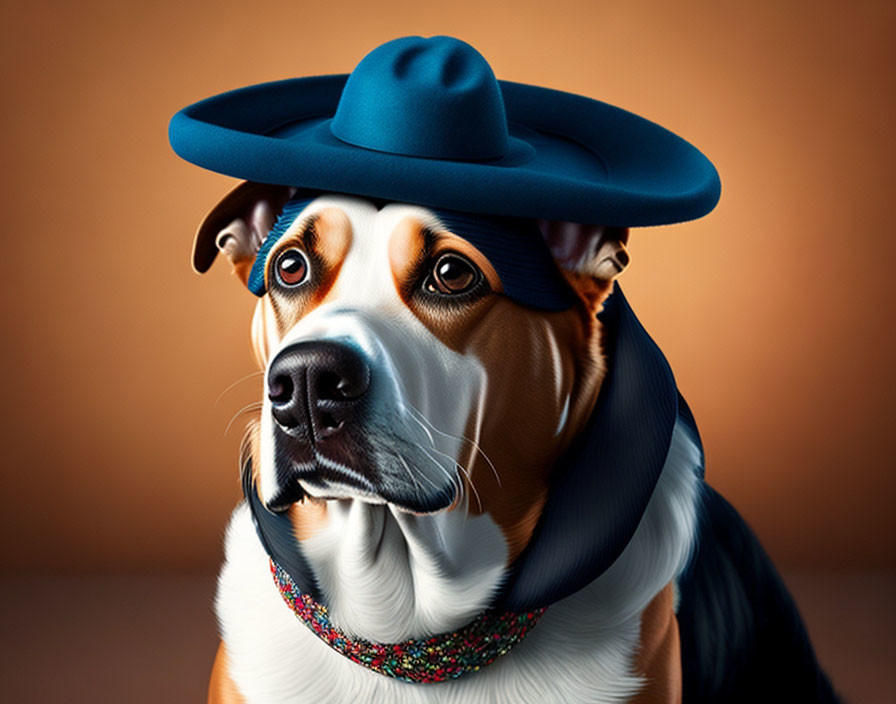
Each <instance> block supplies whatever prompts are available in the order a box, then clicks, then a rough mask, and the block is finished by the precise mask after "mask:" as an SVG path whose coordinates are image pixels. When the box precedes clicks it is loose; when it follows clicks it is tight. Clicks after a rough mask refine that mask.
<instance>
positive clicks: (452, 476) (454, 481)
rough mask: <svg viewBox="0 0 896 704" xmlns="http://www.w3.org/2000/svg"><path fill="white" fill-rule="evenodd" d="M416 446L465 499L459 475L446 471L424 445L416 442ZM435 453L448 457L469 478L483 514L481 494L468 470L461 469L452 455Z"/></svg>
mask: <svg viewBox="0 0 896 704" xmlns="http://www.w3.org/2000/svg"><path fill="white" fill-rule="evenodd" d="M414 445H416V446H417V447H418V448H419V449H420V450H422V451H423V454H425V455H426V456H427V457H428V458H429V459H430V460H431V461H432V462H433V464H435V465H436V467H438V468H439V469H440V470H441V471H442V473H443V474H444V475H445V476H446V477H447V478H448V479H449V480H450V481H451V484H452V485H454V486H456V487H457V492H458V493H459V495H460V498H461V499H463V498H464V485H463V482H462V481H461V480H460V478H459V476H458V475H457V474H452V473H451V472H449V471H448V470H447V469H445V467H444V466H442V464H441V463H440V462H439V461H438V460H437V459H436V458H435V457H433V456H432V455H430V454H429V450H428V449H427V448H426V447H424V446H423V445H421V444H420V443H418V442H415V443H414ZM433 449H434V450H435V448H433ZM435 451H436V452H438V453H439V454H440V455H442V456H443V457H446V458H448V459H449V460H451V461H452V463H453V464H454V466H455V467H457V468H458V469H460V470H461V471H462V472H463V473H464V475H465V476H466V477H467V479H468V481H469V484H470V488H471V489H472V490H473V493H474V494H475V495H476V501H477V503H478V504H479V510H480V512H481V511H482V500H481V499H480V497H479V492H478V491H477V489H476V486H475V485H474V484H473V480H472V479H471V478H470V474H469V472H467V470H466V469H464V468H463V467H461V465H460V464H458V463H457V461H456V460H454V458H452V457H451V456H450V455H446V454H445V453H444V452H439V450H435ZM424 478H426V475H424ZM430 483H432V482H430ZM433 486H435V485H434V484H433ZM467 513H469V501H468V502H467Z"/></svg>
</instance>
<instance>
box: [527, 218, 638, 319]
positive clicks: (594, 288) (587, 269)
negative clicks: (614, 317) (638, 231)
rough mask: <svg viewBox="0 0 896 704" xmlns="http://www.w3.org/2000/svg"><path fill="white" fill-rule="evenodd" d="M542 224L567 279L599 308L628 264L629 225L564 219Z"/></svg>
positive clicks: (595, 307)
mask: <svg viewBox="0 0 896 704" xmlns="http://www.w3.org/2000/svg"><path fill="white" fill-rule="evenodd" d="M538 226H539V228H541V234H542V235H543V236H544V239H545V242H547V245H548V248H549V249H550V250H551V254H553V256H554V259H555V260H556V261H557V264H559V265H560V268H561V269H562V270H563V272H564V274H565V275H566V278H567V280H568V281H569V282H570V284H572V286H573V288H575V289H576V291H578V292H579V294H580V295H581V296H582V297H583V298H584V299H585V301H586V302H587V303H588V304H589V306H591V307H592V308H593V309H595V310H597V307H598V305H599V304H600V303H601V302H602V301H603V300H604V299H605V298H606V297H607V295H609V293H610V288H611V286H612V284H613V281H614V280H615V279H616V277H617V276H619V274H621V273H622V272H623V271H624V270H625V268H626V267H627V266H628V263H629V259H630V258H629V255H628V250H627V249H626V248H625V243H626V242H627V241H628V228H625V227H605V226H603V225H581V224H579V223H575V222H565V221H563V220H539V221H538Z"/></svg>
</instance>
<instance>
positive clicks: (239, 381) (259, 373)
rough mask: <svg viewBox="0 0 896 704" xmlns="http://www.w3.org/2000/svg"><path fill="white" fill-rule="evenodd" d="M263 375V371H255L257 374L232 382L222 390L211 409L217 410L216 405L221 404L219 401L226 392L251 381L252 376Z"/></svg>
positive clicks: (253, 373) (247, 375)
mask: <svg viewBox="0 0 896 704" xmlns="http://www.w3.org/2000/svg"><path fill="white" fill-rule="evenodd" d="M263 374H264V372H263V371H257V372H252V373H251V374H246V376H244V377H243V378H242V379H237V380H236V381H235V382H233V383H232V384H231V385H230V386H228V387H227V388H226V389H224V390H223V391H222V392H221V394H220V396H218V398H216V399H215V405H214V406H213V407H214V408H217V407H218V404H219V403H220V402H221V399H222V398H224V394H226V393H227V392H228V391H230V390H231V389H233V388H234V387H236V386H238V385H239V384H242V383H243V382H244V381H246V380H248V379H251V378H252V377H254V376H259V375H263Z"/></svg>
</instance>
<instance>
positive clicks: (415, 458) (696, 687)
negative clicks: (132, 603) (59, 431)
mask: <svg viewBox="0 0 896 704" xmlns="http://www.w3.org/2000/svg"><path fill="white" fill-rule="evenodd" d="M502 237H513V238H514V251H515V252H516V254H515V258H514V259H513V260H512V261H506V260H503V259H501V257H500V256H499V255H497V254H495V252H500V251H502V250H501V249H500V248H498V249H495V247H494V246H493V243H494V242H495V241H499V240H500V239H501V238H502ZM627 239H628V230H626V229H624V228H614V227H597V226H582V225H577V224H574V223H571V222H564V221H547V220H521V219H509V218H497V217H496V218H491V217H485V216H479V215H470V214H464V213H457V212H451V211H441V210H438V209H433V208H429V207H424V206H419V205H414V204H409V203H403V202H389V201H383V200H377V199H372V198H365V197H358V196H349V195H344V194H333V193H324V192H320V193H318V192H307V193H305V192H302V191H300V190H299V189H296V188H286V187H280V186H268V185H263V184H259V183H251V182H246V183H243V184H241V185H240V186H238V187H237V188H236V189H235V190H234V191H232V192H231V193H230V194H228V196H227V197H225V198H224V199H223V200H222V201H221V203H219V204H218V206H216V207H215V208H214V209H213V210H212V211H211V212H210V213H209V215H208V216H207V217H206V218H205V220H204V221H203V223H202V225H201V226H200V228H199V230H198V233H197V238H196V243H195V248H194V261H195V262H197V263H198V268H200V269H204V268H208V266H209V265H210V262H211V260H212V259H214V257H215V254H216V253H217V252H218V251H220V252H222V253H223V254H224V255H226V257H227V259H228V260H229V261H230V263H231V265H232V267H233V271H234V273H235V275H236V277H237V278H238V279H239V280H240V281H241V282H242V284H243V285H244V286H247V287H249V288H250V289H253V291H254V292H255V293H256V294H260V298H259V300H258V303H257V305H256V308H255V313H254V316H253V319H252V325H251V331H252V332H251V337H252V344H253V349H254V352H255V356H256V358H257V361H258V364H259V367H260V368H261V369H262V370H264V396H263V398H262V408H261V410H260V412H259V415H258V417H257V418H256V419H254V420H253V421H252V423H251V424H250V427H249V431H248V434H247V436H246V441H245V443H244V447H243V452H242V457H241V463H242V464H241V466H242V467H243V468H244V469H243V478H242V479H243V486H244V490H245V492H246V500H245V501H243V502H241V503H240V505H239V506H238V507H237V508H236V510H235V511H234V513H233V516H232V518H231V520H230V524H229V527H228V529H227V533H226V547H225V556H226V557H225V562H224V565H223V568H222V570H221V573H220V577H219V581H218V593H217V598H216V612H217V617H218V621H219V625H220V632H221V645H220V648H219V650H218V654H217V657H216V660H215V664H214V668H213V673H212V677H211V683H210V690H209V701H210V702H283V703H286V702H315V703H317V702H349V701H357V702H419V703H421V704H422V703H429V702H508V703H509V702H514V703H523V702H678V701H682V699H683V700H684V701H685V702H693V701H701V702H702V701H707V702H708V701H737V702H740V701H744V702H746V701H758V700H760V699H772V700H776V701H777V700H781V701H784V700H786V701H836V697H835V695H834V694H833V691H832V690H831V688H830V685H829V683H828V681H827V679H826V678H825V676H824V674H823V673H822V671H821V669H820V668H819V666H818V663H817V662H816V660H815V657H814V654H813V653H812V649H811V646H810V645H809V641H808V638H807V637H806V634H805V629H804V627H803V625H802V623H801V621H800V619H799V615H798V613H797V611H796V609H795V607H794V606H793V603H792V601H791V599H790V598H789V596H788V595H787V592H786V590H785V589H784V587H783V584H782V583H781V581H780V579H779V578H778V576H777V574H776V572H775V571H774V568H773V567H772V566H771V564H770V562H769V561H768V559H767V557H766V556H765V554H764V553H763V552H762V549H761V548H760V547H759V546H758V543H757V542H756V540H755V538H754V537H753V536H752V534H751V533H750V531H749V529H748V528H747V527H746V526H745V525H744V524H743V522H742V521H741V520H740V518H739V517H738V516H737V514H736V512H735V511H734V510H733V509H732V508H731V507H730V506H729V505H728V504H727V503H726V502H724V500H723V499H721V497H719V496H718V494H716V493H715V492H714V491H712V490H711V489H710V488H709V487H708V485H706V483H705V482H704V481H703V478H702V476H703V457H702V450H701V445H700V440H699V435H698V434H697V432H696V426H695V424H694V422H693V418H692V417H691V416H690V412H689V411H688V410H687V406H686V404H684V403H683V400H682V401H681V403H680V404H679V406H678V408H677V411H675V417H674V423H673V425H672V429H671V436H670V438H669V440H668V444H667V445H666V446H665V450H664V455H663V457H662V461H661V463H660V471H659V474H658V477H657V480H656V483H655V487H654V488H652V491H650V493H649V500H648V501H647V503H646V507H645V508H644V510H643V512H639V513H638V515H637V516H636V517H635V518H636V520H635V523H634V530H633V532H632V533H631V535H629V536H626V537H625V538H624V539H623V540H622V541H621V542H622V543H623V544H621V545H620V546H619V549H618V554H616V555H614V556H611V557H612V559H611V560H609V562H610V564H609V565H608V566H607V567H606V569H602V571H601V572H600V574H598V575H597V576H596V578H594V579H585V578H583V577H580V576H578V575H577V574H574V573H573V572H569V570H567V573H568V574H566V575H562V574H561V575H559V577H558V575H554V574H545V573H544V570H543V569H542V570H541V573H540V574H536V577H535V579H534V583H538V584H541V583H544V582H548V583H553V584H554V585H555V587H556V584H558V583H559V584H562V583H563V581H564V579H566V578H568V579H570V580H572V581H573V582H576V580H578V581H579V582H584V583H583V584H581V585H578V584H576V586H580V588H577V589H576V590H575V591H573V592H571V593H569V594H563V595H562V598H556V599H553V600H552V601H551V603H550V605H549V606H547V607H546V608H545V607H539V608H537V609H534V610H533V611H532V612H530V613H529V614H528V615H527V616H528V618H529V620H528V621H527V624H529V625H528V627H527V630H526V632H525V634H524V636H521V637H520V638H519V639H518V640H515V641H514V642H513V643H511V644H510V645H509V647H508V648H507V649H506V651H502V653H501V654H499V655H498V656H496V657H494V658H491V659H489V660H487V661H484V662H481V663H476V664H474V666H473V667H471V668H469V671H466V672H463V673H462V674H461V675H460V676H456V677H455V676H454V675H453V674H452V676H450V677H448V678H446V679H444V680H442V681H431V680H426V679H424V680H422V681H419V682H416V683H408V682H407V681H402V679H406V678H402V677H396V676H391V677H390V676H388V674H389V673H384V672H383V671H382V670H381V669H380V670H377V669H376V667H375V665H376V663H374V667H373V668H372V667H371V663H370V662H367V663H366V666H365V664H364V663H361V664H359V662H358V658H357V655H358V653H363V651H359V650H355V651H350V652H349V653H348V656H346V655H347V653H346V652H345V651H341V652H340V651H338V648H335V647H334V634H335V638H336V639H337V640H338V639H345V640H352V639H354V640H356V641H357V642H360V643H361V644H362V645H364V644H371V643H373V644H377V643H380V644H403V643H404V644H407V643H416V644H420V643H423V644H424V645H425V644H426V643H428V642H430V641H429V639H431V638H434V637H436V636H438V635H439V634H446V633H457V632H459V631H461V632H462V629H463V628H464V627H465V626H466V625H467V624H469V623H471V622H472V621H476V620H477V619H478V618H481V615H482V614H483V613H485V614H489V613H492V610H493V607H494V604H495V602H496V599H497V600H499V601H501V602H502V603H505V604H507V603H513V602H514V599H513V598H511V599H510V600H508V599H507V598H506V595H507V592H508V590H509V591H510V592H511V593H514V587H515V582H516V581H519V580H522V581H525V580H527V579H529V581H530V583H532V582H533V580H532V579H530V576H529V575H526V574H524V573H520V571H519V570H518V569H517V568H516V566H517V565H518V564H519V563H520V561H521V560H523V559H524V558H526V556H527V555H531V554H532V550H533V548H535V547H537V546H538V545H539V544H547V545H548V546H549V552H550V553H552V554H553V553H556V552H558V551H563V550H565V549H567V548H568V545H569V544H571V543H576V541H581V536H579V535H576V534H574V533H569V534H565V535H564V534H563V532H562V529H561V528H557V526H556V525H554V526H553V527H552V526H551V525H550V524H548V525H546V524H545V518H546V516H545V513H546V510H547V509H546V506H548V505H549V504H550V502H551V501H553V499H552V498H551V497H552V492H554V491H556V490H557V487H558V485H559V484H560V483H561V482H562V475H559V476H558V473H557V471H556V467H557V465H558V463H560V462H561V461H562V460H563V458H565V457H567V456H568V453H569V452H571V451H576V448H577V442H580V441H581V439H582V437H583V436H585V435H587V434H588V433H589V432H591V431H590V430H589V428H588V422H589V418H591V417H592V415H593V414H594V412H595V409H596V407H597V406H599V398H601V395H602V391H603V392H604V393H607V390H606V388H605V386H606V384H608V383H610V382H609V381H608V379H609V377H608V375H609V370H612V369H616V368H618V367H620V366H621V365H624V364H625V361H626V360H625V359H624V358H623V357H622V353H621V351H620V346H619V344H615V343H614V340H611V339H609V338H608V330H609V329H610V328H611V327H612V325H611V324H610V323H606V324H605V322H604V321H602V319H601V318H602V315H603V314H604V313H605V312H606V310H607V308H608V307H609V306H610V305H611V303H614V301H615V305H617V306H619V305H622V303H620V300H621V298H622V294H621V290H619V288H618V283H617V282H616V279H617V277H618V276H619V275H620V274H621V273H622V272H623V271H624V270H625V269H626V268H627V267H628V265H629V259H630V257H629V253H628V250H627V248H626V243H627ZM521 251H522V252H523V253H522V254H520V252H521ZM529 289H536V290H537V292H538V293H537V296H536V298H537V300H536V299H535V298H533V296H534V295H535V294H532V293H530V292H528V291H529ZM564 299H565V300H564ZM545 301H547V303H545ZM557 301H562V305H560V304H557V305H555V304H554V303H555V302H557ZM617 327H618V326H617ZM613 334H614V335H616V336H618V337H620V338H621V337H622V336H623V333H621V332H619V331H618V330H617V331H615V332H614V333H613ZM614 354H616V355H618V358H614V357H613V355H614ZM658 398H659V397H658V396H657V399H658ZM656 403H659V401H658V400H656ZM646 404H647V405H646V406H645V408H647V410H646V411H645V414H646V413H649V412H650V407H651V406H652V405H654V400H652V399H651V398H650V397H649V396H648V397H647V401H646ZM636 420H637V419H636ZM642 441H643V442H645V443H647V442H648V441H647V440H644V439H642ZM626 443H628V446H629V447H631V446H632V444H633V440H632V438H629V437H628V436H626ZM583 491H584V490H583ZM609 501H610V503H609V504H607V505H612V497H609ZM589 505H591V504H589ZM554 506H555V507H556V504H554ZM593 506H594V509H595V510H596V511H599V510H600V506H601V504H600V500H595V502H594V503H593ZM564 508H566V506H564V505H561V506H560V508H559V509H558V510H560V511H561V512H562V511H563V510H564ZM577 520H580V521H581V522H583V525H585V526H589V525H591V523H592V522H593V521H598V522H599V521H600V518H599V517H597V518H595V517H590V518H589V517H585V518H584V519H583V518H582V517H581V516H580V517H579V518H578V519H577ZM284 526H288V527H287V528H286V530H283V527H284ZM624 532H625V531H623V533H624ZM586 540H587V539H586ZM277 541H279V543H278V542H277ZM545 541H547V543H545ZM570 549H571V548H570ZM272 558H276V560H275V561H274V562H272ZM277 560H281V561H283V562H284V563H286V562H289V561H290V560H298V561H299V562H300V564H299V565H298V567H296V565H295V564H293V566H292V567H293V569H292V570H289V571H290V572H291V575H287V574H286V571H284V570H282V569H281V568H280V567H279V566H278V565H276V564H275V562H276V561H277ZM558 564H559V563H558ZM272 569H274V570H275V571H274V577H273V578H272ZM558 569H559V568H558ZM589 576H590V575H589ZM292 577H294V578H295V581H296V582H298V581H300V580H301V579H302V578H305V577H307V578H308V581H307V583H306V584H305V585H304V586H303V585H298V586H297V585H296V584H295V583H294V582H293V580H292ZM558 580H559V581H558ZM284 582H286V583H287V587H286V588H284ZM299 587H302V588H301V589H300V588H299ZM305 590H307V591H313V592H314V593H315V594H316V595H318V598H321V599H325V602H326V609H325V612H324V619H325V626H326V628H324V629H323V631H321V630H319V629H318V630H315V628H316V627H314V623H313V621H309V620H308V619H307V618H306V619H304V620H306V623H305V624H303V623H301V622H300V619H297V613H298V611H297V609H296V605H297V604H298V605H299V606H300V607H301V605H302V602H301V601H300V600H299V598H298V597H297V595H298V594H300V593H301V592H303V591H305ZM517 591H518V590H517ZM556 595H557V594H556V591H555V592H554V593H553V596H556ZM302 598H304V597H302ZM291 600H292V601H291ZM304 603H305V604H306V605H307V604H308V603H313V602H310V601H308V600H306V602H304ZM516 603H517V604H519V603H523V604H527V602H526V597H525V596H524V597H522V598H517V599H516ZM528 604H529V605H531V600H530V602H528ZM524 608H526V606H524ZM499 610H500V609H499ZM319 613H320V612H318V614H319ZM515 613H516V611H515ZM489 637H491V635H490V634H489ZM496 637H497V636H496ZM328 639H329V640H328ZM365 647H366V646H365ZM377 652H380V651H377ZM352 653H354V655H355V656H356V657H352ZM362 657H363V655H362ZM353 660H354V661H353ZM437 664H438V663H437ZM410 669H412V668H410V667H409V668H408V670H409V671H410ZM449 669H450V668H449ZM399 670H400V666H399ZM392 674H393V675H394V672H393V673H392ZM436 679H438V678H436Z"/></svg>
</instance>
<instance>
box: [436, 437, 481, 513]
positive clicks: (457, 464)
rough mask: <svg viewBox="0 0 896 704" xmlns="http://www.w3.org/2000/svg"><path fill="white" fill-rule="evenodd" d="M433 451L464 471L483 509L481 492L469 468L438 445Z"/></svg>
mask: <svg viewBox="0 0 896 704" xmlns="http://www.w3.org/2000/svg"><path fill="white" fill-rule="evenodd" d="M432 451H433V452H435V453H437V454H439V455H441V456H442V457H444V458H445V459H447V460H450V461H451V462H452V463H453V464H454V466H455V467H457V468H458V469H459V470H460V471H461V472H463V474H464V476H466V478H467V481H468V482H469V483H470V488H471V489H472V490H473V492H474V493H475V494H476V501H477V503H478V504H479V510H480V512H481V511H482V500H481V499H480V498H479V492H478V491H477V489H476V486H475V485H474V484H473V477H472V476H471V475H470V472H469V470H468V469H466V468H465V467H464V466H463V465H462V464H461V463H460V462H458V461H457V460H456V459H454V458H453V457H452V456H451V455H449V454H446V453H444V452H442V451H441V450H439V449H438V448H437V447H435V446H433V448H432ZM445 471H446V472H447V470H445ZM461 486H462V485H461Z"/></svg>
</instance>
